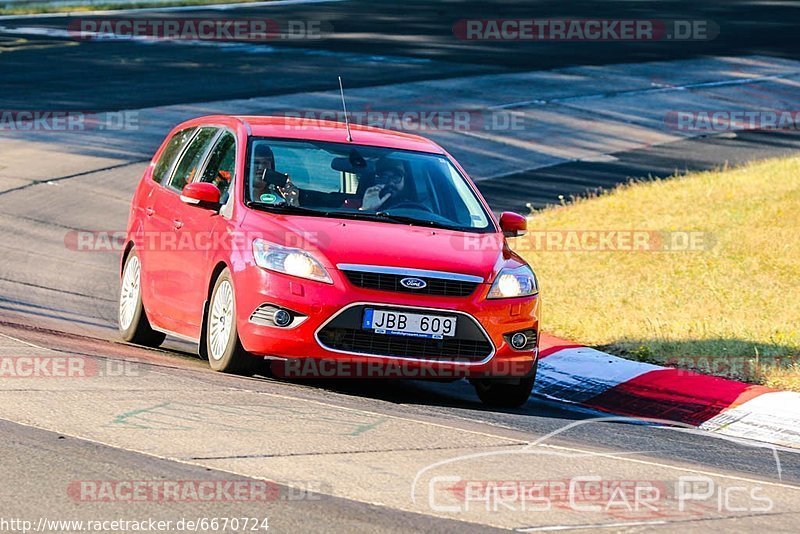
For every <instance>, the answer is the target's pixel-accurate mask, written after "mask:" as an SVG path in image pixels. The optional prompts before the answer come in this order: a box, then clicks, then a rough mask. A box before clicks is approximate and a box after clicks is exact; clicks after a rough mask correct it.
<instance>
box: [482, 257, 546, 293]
mask: <svg viewBox="0 0 800 534" xmlns="http://www.w3.org/2000/svg"><path fill="white" fill-rule="evenodd" d="M538 292H539V285H538V283H537V282H536V275H535V274H533V271H532V270H531V268H530V267H528V266H527V265H523V266H521V267H517V268H516V269H503V270H502V271H500V274H499V275H498V276H497V278H496V279H495V281H494V284H492V288H491V289H490V290H489V295H488V296H487V297H486V298H490V299H507V298H512V297H527V296H528V295H535V294H536V293H538Z"/></svg>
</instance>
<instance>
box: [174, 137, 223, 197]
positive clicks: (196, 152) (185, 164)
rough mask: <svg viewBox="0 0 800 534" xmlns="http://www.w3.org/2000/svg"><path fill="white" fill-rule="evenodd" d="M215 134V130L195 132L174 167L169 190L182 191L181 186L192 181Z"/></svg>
mask: <svg viewBox="0 0 800 534" xmlns="http://www.w3.org/2000/svg"><path fill="white" fill-rule="evenodd" d="M216 134H217V129H216V128H200V131H199V132H197V135H195V136H194V138H193V139H192V140H191V142H190V143H189V146H188V147H186V150H184V151H183V156H181V159H179V160H178V164H177V165H176V166H175V172H174V173H173V174H172V180H171V181H170V184H169V186H170V187H171V188H173V189H176V190H177V191H182V190H183V186H185V185H186V184H187V183H189V182H191V181H192V180H193V179H194V177H195V174H197V171H198V169H199V167H200V165H201V164H202V163H203V156H204V155H205V153H206V150H207V149H208V145H209V143H211V140H212V139H213V138H214V136H215V135H216Z"/></svg>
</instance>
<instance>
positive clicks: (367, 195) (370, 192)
mask: <svg viewBox="0 0 800 534" xmlns="http://www.w3.org/2000/svg"><path fill="white" fill-rule="evenodd" d="M382 190H383V186H382V185H373V186H372V187H370V188H368V189H367V190H366V191H364V200H362V201H361V209H362V210H366V211H377V210H378V209H379V208H380V207H381V206H383V203H384V202H386V201H387V200H388V199H389V197H390V196H392V194H391V193H386V195H384V196H383V198H381V191H382Z"/></svg>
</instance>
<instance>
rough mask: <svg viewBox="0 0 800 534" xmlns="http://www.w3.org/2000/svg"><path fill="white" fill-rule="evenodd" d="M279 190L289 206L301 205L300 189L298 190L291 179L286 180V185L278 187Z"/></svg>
mask: <svg viewBox="0 0 800 534" xmlns="http://www.w3.org/2000/svg"><path fill="white" fill-rule="evenodd" d="M277 189H278V192H279V193H280V194H281V196H283V198H284V199H285V200H286V203H287V204H288V205H289V206H299V205H300V189H298V188H297V186H296V185H294V184H293V183H292V181H291V180H290V179H289V178H287V179H286V185H284V186H283V187H278V188H277Z"/></svg>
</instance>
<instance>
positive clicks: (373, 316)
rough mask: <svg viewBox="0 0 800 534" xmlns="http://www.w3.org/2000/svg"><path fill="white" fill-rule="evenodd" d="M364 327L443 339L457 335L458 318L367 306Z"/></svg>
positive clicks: (395, 333) (391, 332)
mask: <svg viewBox="0 0 800 534" xmlns="http://www.w3.org/2000/svg"><path fill="white" fill-rule="evenodd" d="M362 327H363V328H364V329H365V330H374V331H375V333H376V334H392V335H396V336H411V337H427V338H433V339H443V338H445V337H453V336H455V335H456V318H455V317H447V316H444V315H427V314H421V313H406V312H398V311H388V310H375V309H372V308H367V309H366V310H364V322H363V323H362Z"/></svg>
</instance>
